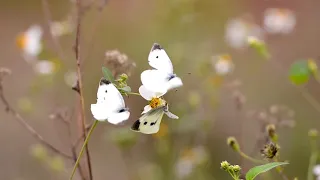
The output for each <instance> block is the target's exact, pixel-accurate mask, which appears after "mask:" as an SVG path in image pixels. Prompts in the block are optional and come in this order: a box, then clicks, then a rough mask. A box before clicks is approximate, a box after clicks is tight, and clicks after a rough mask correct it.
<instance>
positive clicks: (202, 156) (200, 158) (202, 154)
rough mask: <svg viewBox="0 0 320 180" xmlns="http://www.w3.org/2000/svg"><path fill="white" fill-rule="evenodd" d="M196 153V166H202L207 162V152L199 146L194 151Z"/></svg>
mask: <svg viewBox="0 0 320 180" xmlns="http://www.w3.org/2000/svg"><path fill="white" fill-rule="evenodd" d="M192 151H193V153H194V162H195V163H196V164H201V163H202V162H204V161H206V160H207V152H206V150H205V148H204V147H203V146H197V147H194V148H193V149H192Z"/></svg>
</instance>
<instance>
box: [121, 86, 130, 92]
mask: <svg viewBox="0 0 320 180" xmlns="http://www.w3.org/2000/svg"><path fill="white" fill-rule="evenodd" d="M119 89H121V90H123V91H125V92H131V88H130V86H125V87H123V88H119Z"/></svg>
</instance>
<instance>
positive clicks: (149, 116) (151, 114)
mask: <svg viewBox="0 0 320 180" xmlns="http://www.w3.org/2000/svg"><path fill="white" fill-rule="evenodd" d="M163 114H166V115H167V116H168V117H169V118H171V119H179V117H178V116H176V115H174V114H172V113H171V112H169V107H168V104H167V103H166V104H165V105H163V106H160V107H157V108H154V109H151V110H149V111H148V112H147V113H145V114H143V115H142V116H141V117H140V118H139V119H138V120H136V121H135V122H134V123H133V125H132V126H131V130H133V131H136V132H141V133H143V134H155V133H157V132H158V131H159V129H160V123H161V120H162V117H163Z"/></svg>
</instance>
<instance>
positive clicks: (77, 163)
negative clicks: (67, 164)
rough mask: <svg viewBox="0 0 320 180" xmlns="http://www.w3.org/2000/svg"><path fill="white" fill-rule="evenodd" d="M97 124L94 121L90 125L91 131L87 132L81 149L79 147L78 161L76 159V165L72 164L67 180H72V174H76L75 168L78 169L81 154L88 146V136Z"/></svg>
mask: <svg viewBox="0 0 320 180" xmlns="http://www.w3.org/2000/svg"><path fill="white" fill-rule="evenodd" d="M98 122H99V121H97V120H95V121H94V123H93V125H92V127H91V129H90V130H89V132H88V136H87V137H86V139H85V140H84V143H83V145H82V147H81V150H80V153H79V155H78V159H77V161H76V163H75V164H74V167H73V169H72V173H71V175H70V178H69V180H72V179H73V176H74V173H75V172H76V169H77V167H78V165H79V162H80V159H81V156H82V154H83V152H84V150H85V147H86V146H87V144H88V141H89V138H90V136H91V134H92V132H93V130H94V128H95V127H96V126H97V124H98Z"/></svg>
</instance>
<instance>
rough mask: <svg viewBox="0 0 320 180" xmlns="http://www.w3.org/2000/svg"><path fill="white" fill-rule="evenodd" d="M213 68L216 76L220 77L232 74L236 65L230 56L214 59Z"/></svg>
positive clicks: (215, 57)
mask: <svg viewBox="0 0 320 180" xmlns="http://www.w3.org/2000/svg"><path fill="white" fill-rule="evenodd" d="M212 66H213V69H214V71H215V72H216V74H218V75H220V76H225V75H227V74H230V73H231V72H232V71H233V69H234V64H233V62H232V59H231V57H230V56H229V55H221V56H214V57H212Z"/></svg>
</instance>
